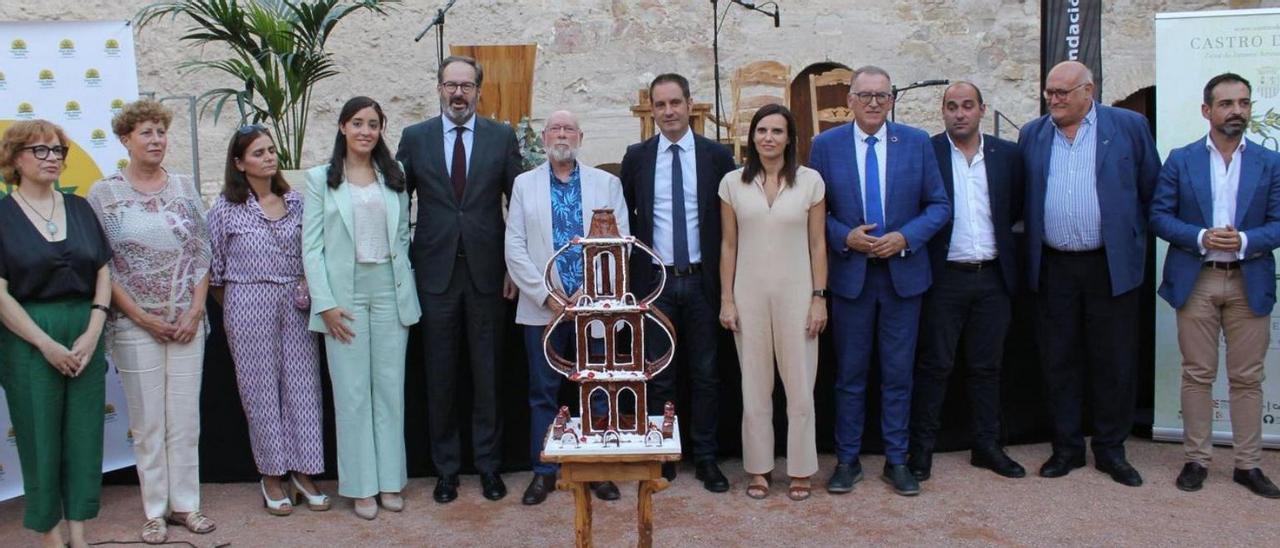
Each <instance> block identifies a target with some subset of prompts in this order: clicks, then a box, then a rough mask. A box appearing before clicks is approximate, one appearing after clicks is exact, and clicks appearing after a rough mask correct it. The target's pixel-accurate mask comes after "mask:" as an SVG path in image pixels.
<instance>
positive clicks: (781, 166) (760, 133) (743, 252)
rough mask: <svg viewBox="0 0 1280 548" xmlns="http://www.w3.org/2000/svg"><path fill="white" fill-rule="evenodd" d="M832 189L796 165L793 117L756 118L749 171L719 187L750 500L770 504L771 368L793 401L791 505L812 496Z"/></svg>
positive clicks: (778, 109) (724, 300)
mask: <svg viewBox="0 0 1280 548" xmlns="http://www.w3.org/2000/svg"><path fill="white" fill-rule="evenodd" d="M824 191H825V186H824V185H823V181H822V177H821V176H820V175H818V172H816V171H814V170H812V169H809V168H807V167H802V166H800V165H799V163H798V162H797V161H796V125H795V119H794V118H793V117H792V115H791V112H790V111H788V110H787V109H786V107H783V106H780V105H767V106H765V107H762V108H761V109H760V110H759V111H757V112H756V115H755V117H754V118H753V119H752V120H751V129H750V131H749V133H748V147H747V163H746V165H745V166H744V167H743V168H742V169H739V170H737V171H734V172H732V173H729V174H727V175H725V177H724V179H722V180H721V181H720V199H721V204H720V206H721V222H722V223H723V228H724V237H723V240H722V242H721V255H720V277H721V284H722V287H723V289H722V290H721V295H720V298H721V305H720V323H721V325H723V326H724V327H725V328H726V329H729V330H730V331H733V333H734V340H735V341H736V343H737V347H738V362H739V363H740V364H741V367H742V406H743V413H742V451H743V465H744V468H746V471H747V474H750V475H751V479H750V482H749V483H748V485H747V495H748V496H750V497H752V498H764V497H766V496H768V494H769V474H770V473H771V472H772V470H773V462H774V455H773V447H774V441H773V378H774V374H773V372H774V363H775V359H776V361H777V368H778V373H779V374H780V376H781V377H782V384H783V387H784V388H785V389H786V394H787V475H788V476H790V477H791V485H790V488H789V489H788V492H787V495H788V496H789V497H791V498H792V499H793V500H804V499H806V498H808V497H809V495H810V492H811V491H810V489H811V488H810V482H809V476H812V475H813V474H814V473H816V472H817V471H818V450H817V445H816V441H815V439H814V417H813V385H814V380H815V378H816V375H817V371H818V334H819V333H821V332H822V330H823V328H825V327H826V323H827V302H826V296H827V292H826V287H827V253H826V240H825V235H824V222H825V218H826V206H825V203H824V202H823V195H824Z"/></svg>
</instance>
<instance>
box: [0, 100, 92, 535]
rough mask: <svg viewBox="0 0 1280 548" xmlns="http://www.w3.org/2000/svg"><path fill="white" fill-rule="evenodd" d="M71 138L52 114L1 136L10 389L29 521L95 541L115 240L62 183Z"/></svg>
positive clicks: (1, 261)
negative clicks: (89, 524)
mask: <svg viewBox="0 0 1280 548" xmlns="http://www.w3.org/2000/svg"><path fill="white" fill-rule="evenodd" d="M70 143H71V142H70V141H69V140H67V136H66V134H64V133H63V132H62V128H59V127H58V126H56V125H54V124H52V123H50V122H47V121H45V120H31V121H22V122H15V123H14V124H13V125H12V126H9V129H8V130H6V131H5V133H4V136H3V137H0V178H3V179H4V181H6V182H8V183H10V184H12V185H13V191H12V193H10V194H9V195H8V196H6V197H4V198H3V199H0V227H4V229H3V230H0V322H2V323H3V324H4V327H3V328H0V387H3V388H4V392H5V399H6V400H7V401H8V405H9V416H10V418H11V419H12V420H13V429H14V433H15V434H16V436H15V437H16V440H15V441H16V442H17V445H18V459H19V461H20V462H21V464H22V484H23V490H24V492H25V493H26V515H25V516H24V518H23V521H22V524H23V525H24V526H26V527H27V528H28V529H32V530H35V531H38V532H40V533H43V534H44V537H43V538H42V539H41V540H42V543H43V545H45V546H63V545H64V541H63V537H62V532H61V531H60V529H59V527H58V524H59V523H60V522H61V521H62V520H63V519H64V518H65V519H66V520H67V523H68V532H69V533H70V537H71V542H70V544H71V546H74V547H85V546H88V544H87V543H86V541H85V536H84V522H85V521H86V520H89V519H93V518H95V517H97V516H98V508H99V505H100V502H99V497H100V495H101V492H102V410H103V408H104V407H105V405H106V372H107V363H106V359H105V357H104V354H103V345H102V344H101V341H100V335H101V334H102V328H103V326H104V325H105V323H106V321H107V310H108V309H107V305H108V304H110V302H111V274H110V272H109V271H108V269H107V261H109V260H111V246H110V244H109V243H108V242H107V240H106V237H105V236H104V235H103V233H102V228H101V227H100V226H99V225H98V218H97V217H95V216H94V214H93V209H92V208H90V207H89V204H88V202H86V201H85V200H84V199H83V198H80V197H79V196H76V195H74V194H64V193H62V192H61V191H60V190H59V189H58V186H57V183H58V178H59V177H60V176H61V175H62V170H63V168H64V167H66V159H67V153H68V151H69V145H70Z"/></svg>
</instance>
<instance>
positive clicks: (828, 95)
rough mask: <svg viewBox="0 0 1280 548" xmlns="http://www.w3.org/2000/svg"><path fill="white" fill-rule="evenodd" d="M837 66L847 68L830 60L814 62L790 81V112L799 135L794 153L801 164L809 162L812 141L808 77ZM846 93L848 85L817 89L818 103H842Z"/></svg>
mask: <svg viewBox="0 0 1280 548" xmlns="http://www.w3.org/2000/svg"><path fill="white" fill-rule="evenodd" d="M837 68H842V69H849V67H847V66H845V65H842V64H840V63H835V62H831V61H824V62H821V63H814V64H812V65H809V66H807V67H805V68H804V70H802V71H800V72H799V73H798V74H796V77H795V79H794V80H792V81H791V112H792V113H793V114H795V117H796V136H797V137H799V140H798V141H797V144H798V145H799V146H797V147H796V153H797V154H798V155H799V157H800V163H801V164H804V165H808V164H809V145H810V144H812V143H813V111H814V108H813V101H812V100H811V99H810V98H809V77H810V76H811V75H814V74H822V73H824V72H827V71H829V70H831V69H837ZM848 94H849V88H848V86H843V87H837V86H832V87H828V88H824V89H821V90H819V94H818V104H819V105H820V106H823V107H828V106H836V105H843V104H845V96H847V95H848ZM821 129H828V128H827V127H822V128H821Z"/></svg>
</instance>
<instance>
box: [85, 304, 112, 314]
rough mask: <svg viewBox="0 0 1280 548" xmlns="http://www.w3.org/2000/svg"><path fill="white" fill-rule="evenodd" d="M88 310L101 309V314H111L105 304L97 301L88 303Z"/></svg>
mask: <svg viewBox="0 0 1280 548" xmlns="http://www.w3.org/2000/svg"><path fill="white" fill-rule="evenodd" d="M89 310H101V311H102V313H103V314H111V309H110V308H107V307H106V305H101V304H98V303H93V304H91V305H89Z"/></svg>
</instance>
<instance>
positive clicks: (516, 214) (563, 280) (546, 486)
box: [506, 110, 631, 505]
mask: <svg viewBox="0 0 1280 548" xmlns="http://www.w3.org/2000/svg"><path fill="white" fill-rule="evenodd" d="M542 144H543V147H544V148H545V149H546V151H547V161H546V162H544V163H543V164H542V165H540V166H538V167H536V168H533V169H532V170H530V171H526V172H524V173H522V174H520V176H519V177H516V181H515V184H514V185H513V189H512V191H511V203H510V205H509V207H508V212H507V231H506V258H507V271H508V272H509V273H510V274H511V279H512V280H513V281H514V282H515V284H516V287H518V288H519V289H520V304H519V305H518V306H517V308H516V323H517V324H519V325H521V326H523V330H524V348H525V352H526V353H527V355H528V360H529V408H530V409H529V428H530V430H529V440H530V443H529V458H530V462H532V464H533V481H532V482H530V483H529V487H528V489H525V492H524V498H523V499H522V502H523V503H524V504H528V505H533V504H540V503H541V502H542V501H544V500H546V498H547V494H548V493H550V492H551V491H554V490H555V488H556V487H555V486H556V470H557V468H556V465H555V464H554V463H548V462H542V461H541V459H540V455H541V453H542V444H543V441H544V440H545V439H546V437H547V428H548V427H549V426H550V425H551V421H552V420H553V419H554V418H555V415H556V410H557V409H558V408H559V401H558V399H557V396H558V394H559V392H560V383H561V382H562V381H563V380H564V379H563V377H561V376H560V374H559V373H557V372H555V371H554V370H552V369H551V366H550V364H548V363H547V359H546V355H545V354H544V353H543V351H542V333H543V331H544V330H545V329H546V326H547V324H549V323H551V322H552V320H554V319H555V317H556V316H558V315H559V314H560V312H561V311H562V310H563V308H564V305H562V304H561V303H560V302H559V301H557V300H556V299H555V297H552V296H551V294H550V293H549V292H548V291H547V289H546V287H545V286H544V285H543V283H542V273H543V268H544V266H545V265H546V264H547V261H549V260H551V256H552V255H553V254H554V253H555V252H556V250H557V249H560V248H561V247H564V246H565V245H566V244H568V243H569V242H570V241H572V240H573V239H574V238H575V237H581V236H585V235H586V234H587V231H588V229H589V228H590V226H591V215H592V210H595V209H601V208H607V209H612V210H613V211H614V214H615V216H616V218H617V220H618V230H619V232H620V233H622V234H624V235H625V234H630V232H631V231H630V226H629V224H628V222H627V215H626V214H625V212H626V211H627V203H626V200H624V199H623V197H622V183H621V182H620V181H619V180H618V178H617V177H614V176H613V175H611V174H609V173H608V172H606V171H603V170H599V169H596V168H594V167H591V166H587V165H583V164H581V163H579V162H578V150H579V147H580V146H581V145H582V129H581V128H580V127H579V126H578V119H577V117H576V116H574V115H573V113H571V112H569V111H565V110H561V111H556V112H553V113H551V115H550V116H548V117H547V123H546V126H545V127H544V128H543V130H542ZM547 227H550V228H551V231H550V232H548V231H547V230H546V228H547ZM582 266H583V257H582V247H581V246H573V247H572V248H570V251H569V252H566V253H564V254H561V255H559V256H558V257H556V261H555V267H554V272H555V275H554V276H552V279H551V281H552V283H554V284H556V285H557V286H558V287H559V288H560V289H561V290H563V291H564V293H565V295H574V294H575V293H576V292H578V291H579V289H580V288H581V287H582V283H583V279H582V278H583V268H582ZM571 300H572V299H571ZM575 342H576V339H575V337H574V330H573V325H572V324H571V323H562V324H560V325H559V326H557V327H556V329H555V331H554V332H552V334H551V337H550V344H551V345H552V346H553V347H554V348H555V351H556V353H558V354H560V355H561V356H565V357H568V358H571V357H572V356H573V355H574V351H575ZM592 488H593V489H594V491H595V495H596V497H598V498H600V499H602V500H615V499H617V498H618V488H617V487H616V486H615V485H614V484H613V483H612V482H602V483H596V484H594V485H592Z"/></svg>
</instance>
